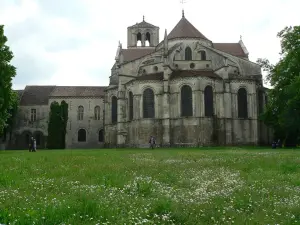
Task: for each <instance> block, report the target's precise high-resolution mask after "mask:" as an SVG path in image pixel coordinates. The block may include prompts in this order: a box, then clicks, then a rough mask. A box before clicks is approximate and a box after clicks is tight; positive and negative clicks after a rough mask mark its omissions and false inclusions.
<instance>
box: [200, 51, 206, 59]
mask: <svg viewBox="0 0 300 225" xmlns="http://www.w3.org/2000/svg"><path fill="white" fill-rule="evenodd" d="M200 55H201V60H206V52H205V51H203V50H201V51H200Z"/></svg>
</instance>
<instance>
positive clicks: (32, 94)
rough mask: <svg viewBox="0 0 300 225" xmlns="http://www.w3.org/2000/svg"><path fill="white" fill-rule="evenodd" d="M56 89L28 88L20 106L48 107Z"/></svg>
mask: <svg viewBox="0 0 300 225" xmlns="http://www.w3.org/2000/svg"><path fill="white" fill-rule="evenodd" d="M54 88H55V86H35V85H32V86H31V85H29V86H26V87H25V90H24V91H23V94H22V98H21V101H20V105H23V106H30V105H48V100H49V95H50V94H51V92H52V91H53V90H54Z"/></svg>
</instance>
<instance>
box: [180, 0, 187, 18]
mask: <svg viewBox="0 0 300 225" xmlns="http://www.w3.org/2000/svg"><path fill="white" fill-rule="evenodd" d="M186 1H187V0H180V3H181V4H182V18H184V7H183V5H184V4H185V3H186Z"/></svg>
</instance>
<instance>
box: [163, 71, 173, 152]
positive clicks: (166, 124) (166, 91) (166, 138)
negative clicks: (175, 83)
mask: <svg viewBox="0 0 300 225" xmlns="http://www.w3.org/2000/svg"><path fill="white" fill-rule="evenodd" d="M171 73H172V71H171V70H170V68H169V67H168V66H165V67H164V80H163V85H164V86H163V100H162V107H163V115H162V127H163V138H162V145H163V146H165V147H169V146H170V144H171V143H170V84H169V78H170V75H171Z"/></svg>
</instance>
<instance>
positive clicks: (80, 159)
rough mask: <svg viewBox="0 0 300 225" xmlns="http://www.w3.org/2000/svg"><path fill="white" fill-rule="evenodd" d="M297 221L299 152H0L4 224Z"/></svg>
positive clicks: (0, 201) (299, 218) (1, 218)
mask: <svg viewBox="0 0 300 225" xmlns="http://www.w3.org/2000/svg"><path fill="white" fill-rule="evenodd" d="M1 223H2V224H8V223H10V224H22V225H23V224H49V225H54V224H84V225H88V224H191V225H195V224H205V225H207V224H238V225H244V224H300V151H298V150H284V149H282V150H272V149H254V148H252V149H250V148H249V149H246V148H216V149H213V148H212V149H204V148H202V149H157V150H154V151H151V150H148V149H146V150H144V149H137V150H121V149H120V150H113V149H112V150H73V151H71V150H60V151H59V150H57V151H38V152H36V153H29V152H28V151H0V224H1Z"/></svg>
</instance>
